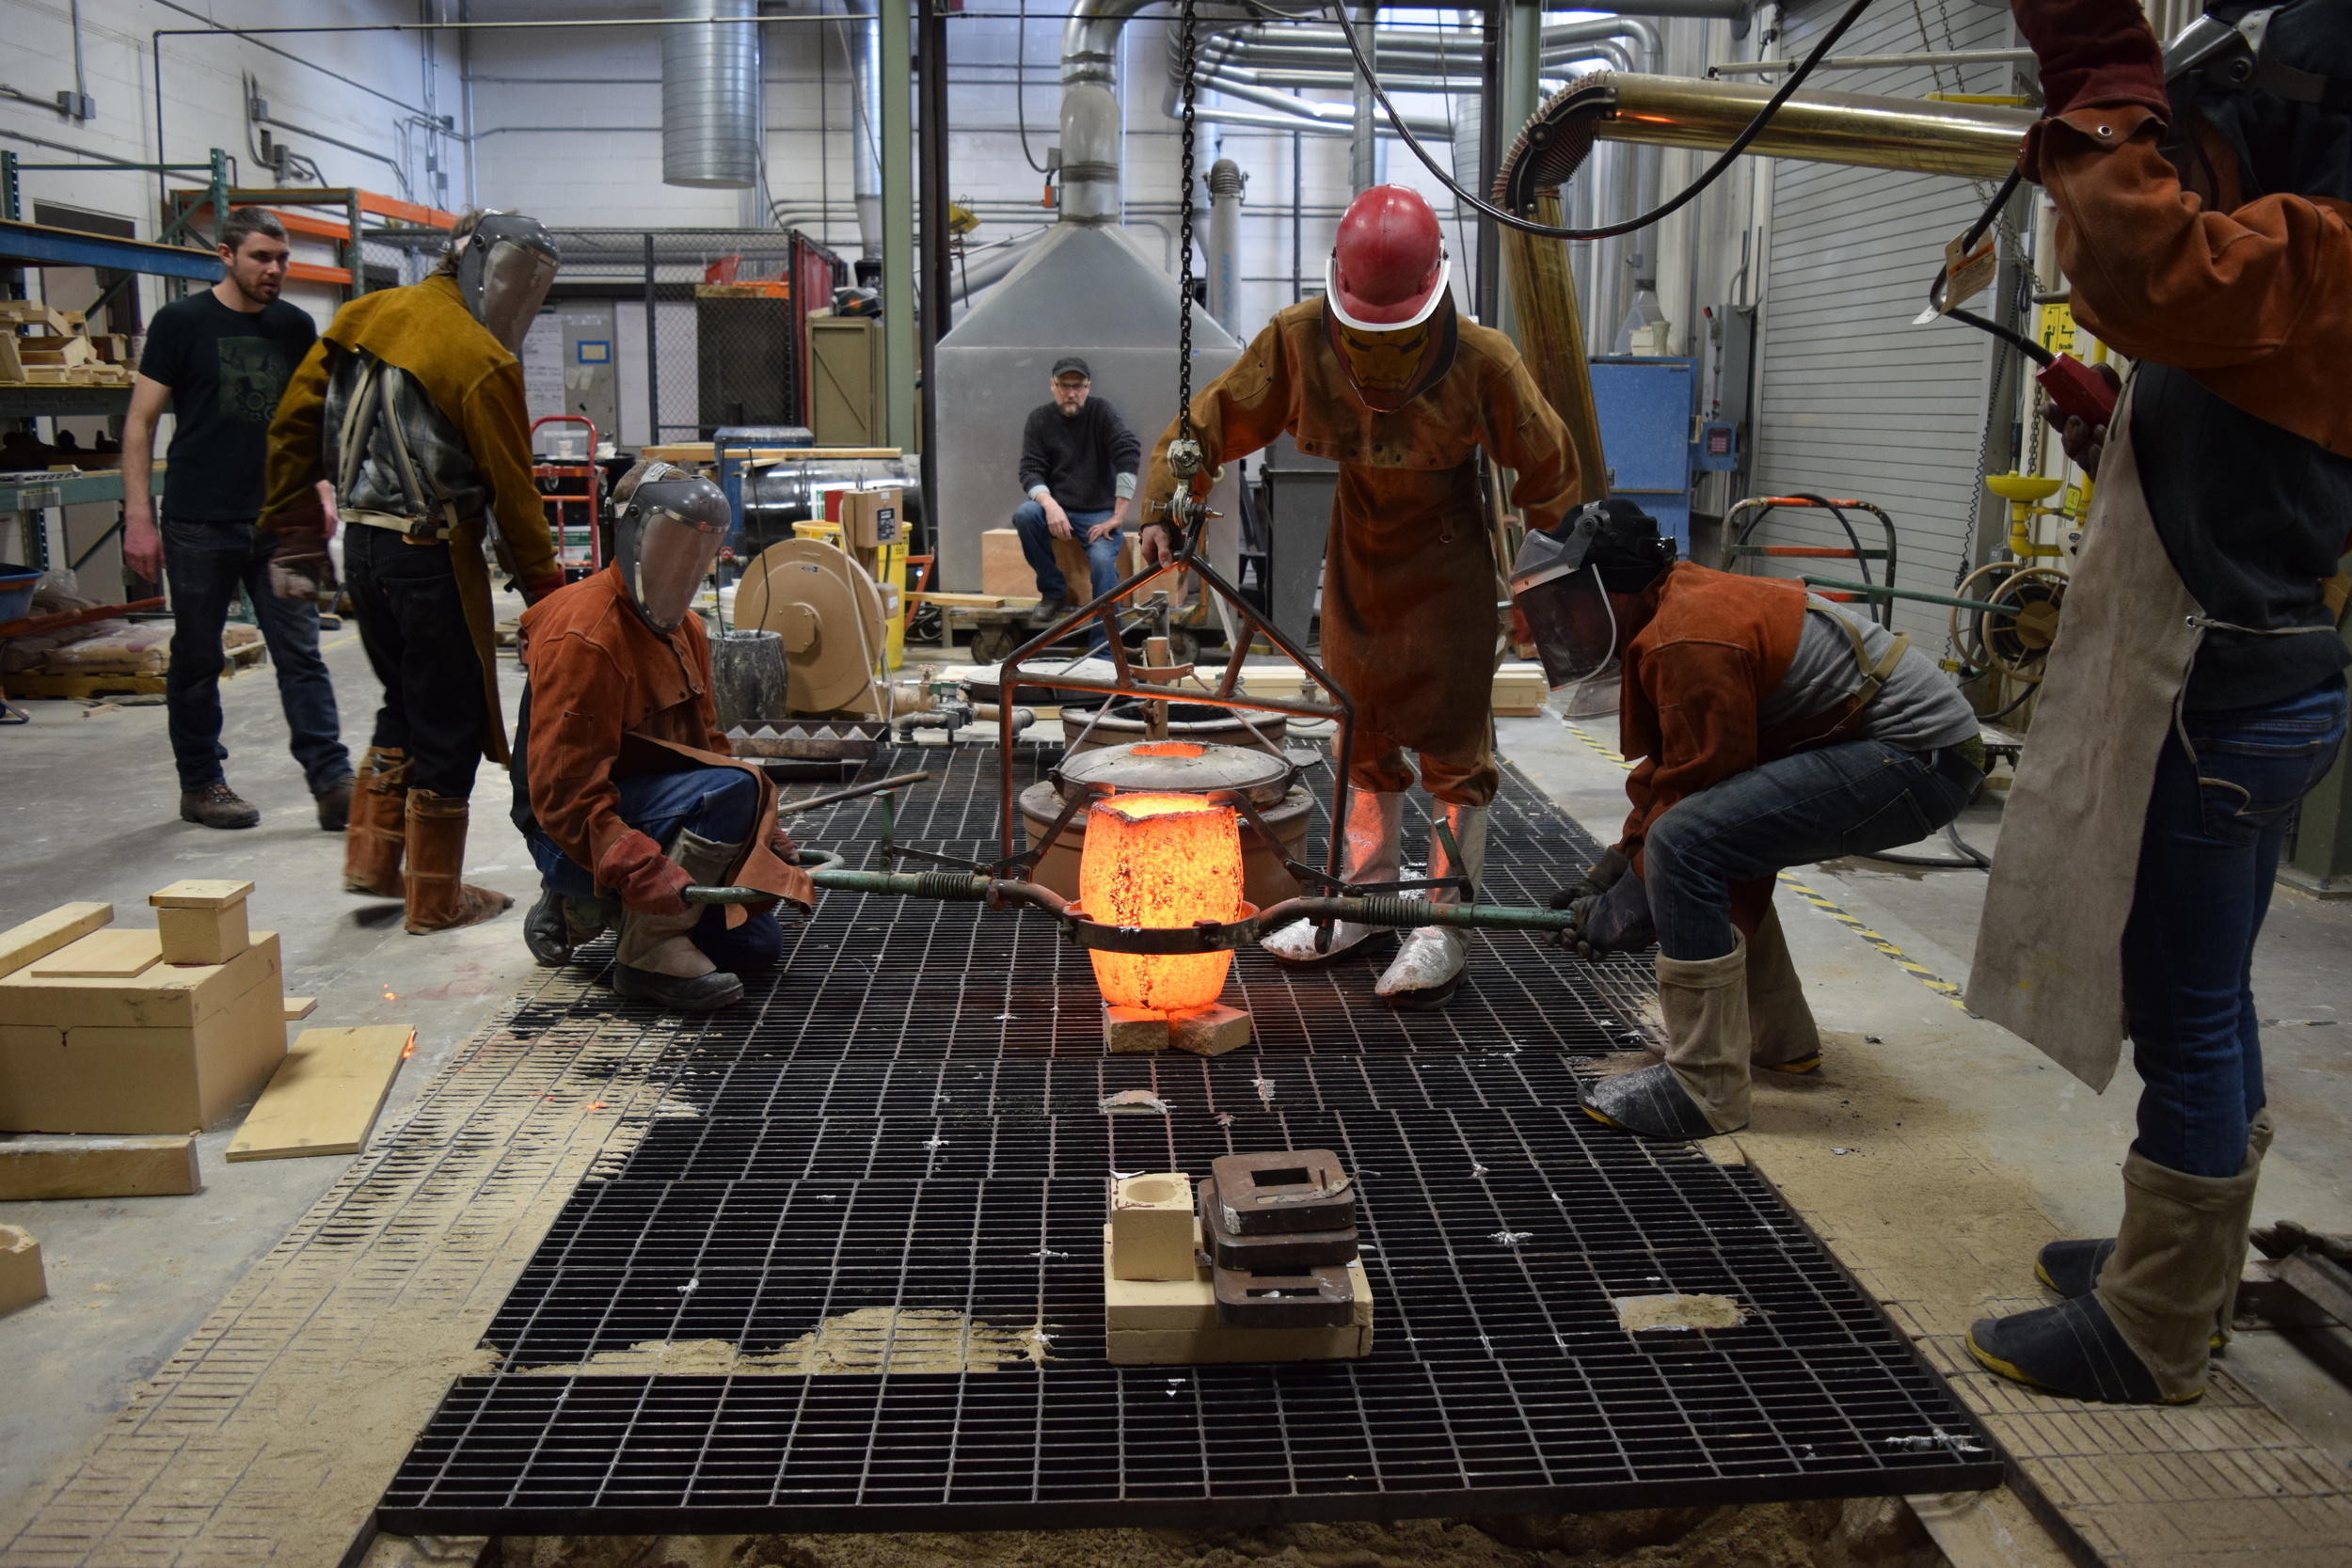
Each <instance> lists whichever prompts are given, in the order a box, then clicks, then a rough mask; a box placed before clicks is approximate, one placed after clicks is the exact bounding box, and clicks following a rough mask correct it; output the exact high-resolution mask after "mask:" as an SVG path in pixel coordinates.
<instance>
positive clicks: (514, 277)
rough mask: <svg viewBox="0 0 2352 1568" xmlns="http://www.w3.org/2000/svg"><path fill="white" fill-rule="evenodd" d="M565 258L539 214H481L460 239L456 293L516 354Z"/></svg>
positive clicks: (478, 318)
mask: <svg viewBox="0 0 2352 1568" xmlns="http://www.w3.org/2000/svg"><path fill="white" fill-rule="evenodd" d="M563 259H564V258H563V253H562V252H561V251H560V250H559V249H558V248H557V247H556V244H555V239H554V237H553V236H552V235H550V234H549V233H548V231H547V230H546V228H545V227H544V226H542V225H541V223H540V222H539V220H538V219H537V218H529V217H525V216H523V215H522V214H520V213H485V214H483V216H482V218H481V220H480V221H479V222H477V223H476V224H475V225H474V227H473V230H472V231H471V232H469V234H467V235H466V236H465V238H464V239H462V240H461V241H459V249H458V252H457V287H458V291H459V292H460V293H463V294H464V295H465V296H466V309H469V310H470V311H472V312H473V319H474V320H476V321H478V322H480V323H481V324H482V325H484V326H485V327H488V328H489V329H490V336H491V337H493V338H496V339H497V340H498V341H500V342H501V343H503V344H504V345H505V346H506V351H507V352H508V353H509V354H520V353H521V352H522V348H523V339H524V338H525V337H526V336H528V335H529V333H530V331H531V324H532V322H534V321H536V320H537V319H538V316H539V307H540V306H541V305H542V304H544V303H545V302H546V300H547V297H548V289H549V288H550V287H552V286H553V284H554V282H555V272H556V268H557V267H559V266H560V265H562V264H563Z"/></svg>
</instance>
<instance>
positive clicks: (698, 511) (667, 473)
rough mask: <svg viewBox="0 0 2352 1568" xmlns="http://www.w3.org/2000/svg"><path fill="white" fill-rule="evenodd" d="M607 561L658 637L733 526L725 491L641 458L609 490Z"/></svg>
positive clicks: (682, 612) (687, 606)
mask: <svg viewBox="0 0 2352 1568" xmlns="http://www.w3.org/2000/svg"><path fill="white" fill-rule="evenodd" d="M613 499H614V500H615V501H616V502H617V503H618V504H619V506H620V509H621V511H620V516H619V518H618V519H617V520H616V521H615V523H614V524H613V529H612V563H613V564H614V565H615V566H617V567H619V568H620V572H621V579H622V581H624V582H625V583H627V584H628V596H629V599H630V601H631V602H632V603H633V604H635V605H636V607H637V613H638V614H639V615H642V616H644V621H645V624H646V625H647V626H651V627H653V629H654V630H656V631H658V632H660V633H661V634H663V635H664V636H667V635H668V634H669V633H671V632H673V631H675V630H676V629H677V628H678V626H679V625H680V624H681V623H683V622H684V621H685V619H686V616H687V612H688V611H689V610H691V609H692V607H693V603H694V595H695V594H697V593H699V592H700V591H701V589H702V585H703V579H704V578H707V577H708V576H709V575H710V568H711V566H712V564H713V563H714V562H717V561H718V559H719V547H720V546H722V545H723V544H725V543H726V537H727V532H728V531H729V530H730V529H731V528H732V527H733V526H734V522H735V518H734V515H733V514H732V513H731V512H730V511H729V510H728V508H727V498H726V493H725V492H724V491H723V490H721V489H720V488H719V487H718V486H717V485H716V484H713V483H711V482H710V481H709V480H707V479H705V478H703V476H702V475H700V474H697V473H692V472H690V471H688V470H687V469H684V468H679V467H672V466H671V465H669V464H667V463H640V464H639V465H637V467H634V468H631V469H630V470H629V471H628V473H627V474H626V475H624V476H623V477H622V480H621V483H619V484H618V485H616V486H614V488H613Z"/></svg>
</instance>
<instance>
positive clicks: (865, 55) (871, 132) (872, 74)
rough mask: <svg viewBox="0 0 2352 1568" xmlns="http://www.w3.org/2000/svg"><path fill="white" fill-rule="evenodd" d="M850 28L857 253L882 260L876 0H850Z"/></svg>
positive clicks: (879, 51)
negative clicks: (852, 21)
mask: <svg viewBox="0 0 2352 1568" xmlns="http://www.w3.org/2000/svg"><path fill="white" fill-rule="evenodd" d="M847 5H848V9H849V13H850V16H851V17H853V18H855V19H856V20H855V21H854V23H853V24H851V25H850V90H851V91H852V92H853V93H854V94H855V95H856V96H855V98H854V100H853V101H852V102H851V103H850V197H851V198H853V199H854V200H855V202H856V204H857V245H858V254H859V255H861V256H864V257H867V258H869V259H879V258H880V257H881V256H882V19H881V13H879V12H878V11H876V10H875V8H874V0H847Z"/></svg>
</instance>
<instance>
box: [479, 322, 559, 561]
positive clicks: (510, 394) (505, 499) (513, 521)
mask: <svg viewBox="0 0 2352 1568" xmlns="http://www.w3.org/2000/svg"><path fill="white" fill-rule="evenodd" d="M463 423H464V425H465V436H466V450H467V451H470V452H471V453H472V454H473V460H474V466H475V467H478V468H480V469H481V470H482V477H483V478H484V479H485V480H487V481H488V482H489V484H490V507H491V510H492V511H493V512H494V513H495V514H496V515H497V517H498V531H499V539H500V541H501V543H502V544H503V545H504V546H505V555H506V564H507V568H508V569H509V570H510V571H512V572H513V573H514V574H515V576H516V578H519V579H520V580H522V581H524V582H537V581H539V580H540V579H542V578H546V577H548V576H549V575H550V574H552V573H553V572H554V571H555V541H554V539H553V538H552V537H551V536H550V535H549V534H548V511H547V501H546V499H545V498H544V497H542V496H541V495H540V494H539V486H538V484H537V483H536V482H534V481H533V480H532V475H531V415H530V411H529V408H528V406H527V405H526V404H525V403H524V401H523V372H522V366H521V365H520V364H518V363H516V362H515V361H513V360H511V359H510V360H509V361H508V362H507V363H505V364H503V365H501V366H499V367H498V368H497V369H495V370H493V371H491V372H489V373H488V374H487V375H485V376H484V377H483V378H482V379H481V380H480V381H477V382H475V383H474V385H473V389H472V390H471V391H469V393H467V395H466V406H465V410H464V420H463Z"/></svg>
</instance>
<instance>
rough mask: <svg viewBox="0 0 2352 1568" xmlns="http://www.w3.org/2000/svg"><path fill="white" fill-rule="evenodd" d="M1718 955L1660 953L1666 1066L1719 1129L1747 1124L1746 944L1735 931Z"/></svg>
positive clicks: (1740, 1126)
mask: <svg viewBox="0 0 2352 1568" xmlns="http://www.w3.org/2000/svg"><path fill="white" fill-rule="evenodd" d="M1733 943H1734V945H1733V947H1732V949H1731V951H1730V952H1728V953H1726V954H1724V956H1723V957H1722V958H1701V959H1696V960H1692V959H1688V958H1668V957H1666V956H1665V955H1664V954H1663V953H1661V954H1660V955H1658V959H1657V963H1658V1005H1659V1009H1660V1010H1661V1012H1663V1013H1664V1014H1665V1015H1666V1066H1667V1067H1668V1068H1669V1069H1671V1070H1672V1071H1673V1073H1674V1075H1675V1077H1676V1079H1677V1081H1679V1082H1680V1084H1681V1085H1682V1087H1683V1089H1684V1091H1685V1092H1687V1093H1688V1094H1689V1095H1690V1097H1691V1099H1692V1102H1693V1103H1695V1104H1696V1105H1697V1106H1698V1108H1699V1109H1700V1110H1701V1111H1703V1112H1705V1113H1706V1114H1707V1119H1708V1123H1709V1125H1711V1126H1712V1128H1713V1129H1714V1131H1716V1132H1737V1131H1739V1130H1740V1128H1742V1127H1745V1126H1746V1125H1747V1124H1748V1098H1749V1090H1748V1042H1749V1037H1750V1035H1751V1033H1752V1030H1751V1029H1750V1027H1749V1023H1748V944H1747V942H1746V941H1745V940H1743V939H1741V938H1740V936H1739V933H1737V932H1734V933H1733Z"/></svg>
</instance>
